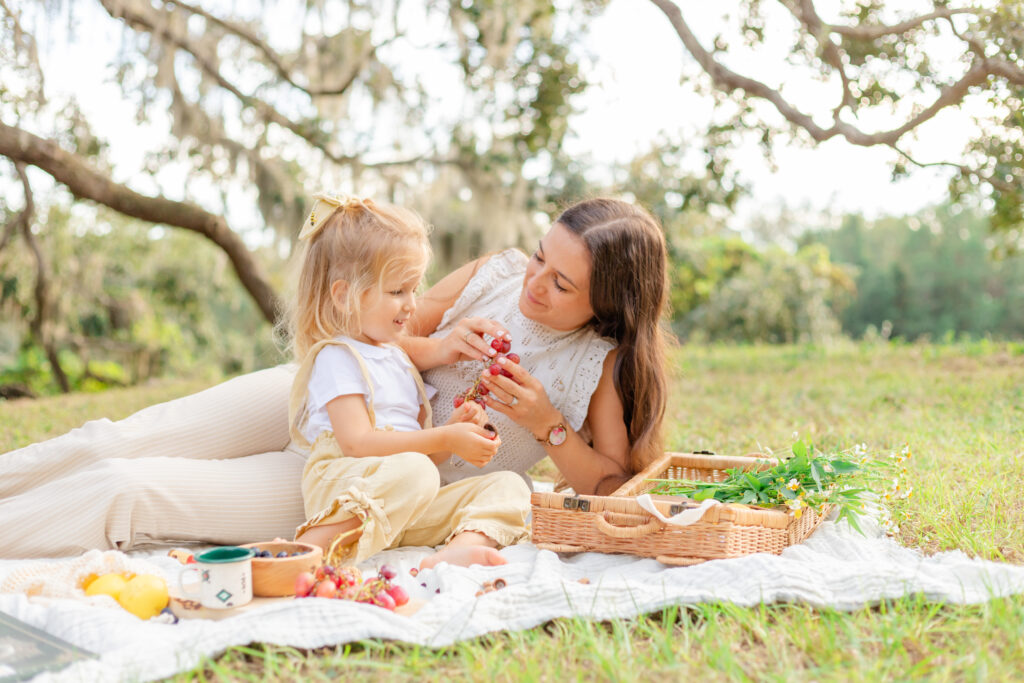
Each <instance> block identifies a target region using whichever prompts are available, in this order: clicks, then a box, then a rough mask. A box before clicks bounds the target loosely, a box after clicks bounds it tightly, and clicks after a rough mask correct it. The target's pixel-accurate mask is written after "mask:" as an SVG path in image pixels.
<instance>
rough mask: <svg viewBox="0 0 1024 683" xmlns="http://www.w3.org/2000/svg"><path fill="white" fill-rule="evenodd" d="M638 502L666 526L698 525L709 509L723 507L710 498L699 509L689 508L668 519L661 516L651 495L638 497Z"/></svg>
mask: <svg viewBox="0 0 1024 683" xmlns="http://www.w3.org/2000/svg"><path fill="white" fill-rule="evenodd" d="M636 502H637V504H638V505H639V506H640V507H642V508H643V509H644V510H647V511H648V512H649V513H651V514H652V515H654V516H655V517H657V518H658V519H660V520H661V521H662V522H664V523H665V524H672V525H675V526H690V525H691V524H696V523H697V522H699V521H700V519H701V517H703V516H704V513H705V512H707V510H708V508H712V507H714V506H716V505H721V503H719V502H718V501H717V500H715V499H714V498H708V499H707V500H705V501H702V502H701V504H700V505H698V506H697V507H693V508H688V509H686V510H683V511H682V512H680V513H677V514H675V515H672V516H671V517H666V516H665V515H663V514H661V512H660V511H659V510H658V508H657V507H656V506H655V505H654V500H653V499H652V498H651V494H649V493H645V494H643V495H639V496H637V497H636Z"/></svg>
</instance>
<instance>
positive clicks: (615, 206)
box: [555, 198, 668, 473]
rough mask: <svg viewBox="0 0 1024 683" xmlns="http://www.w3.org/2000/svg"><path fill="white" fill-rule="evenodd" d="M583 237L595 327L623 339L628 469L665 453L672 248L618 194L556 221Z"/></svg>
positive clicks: (619, 362) (620, 362)
mask: <svg viewBox="0 0 1024 683" xmlns="http://www.w3.org/2000/svg"><path fill="white" fill-rule="evenodd" d="M555 222H556V223H560V224H562V225H564V226H565V227H566V228H568V229H569V230H570V231H571V232H572V233H573V234H575V235H576V236H578V237H579V238H580V239H582V240H583V243H584V244H585V245H586V247H587V251H589V252H590V256H591V275H590V306H591V308H593V309H594V319H593V320H592V321H591V322H590V325H591V327H592V328H593V329H594V330H595V331H596V332H597V333H598V334H600V335H601V336H604V337H609V338H611V339H614V340H615V341H616V342H618V357H617V358H616V359H615V367H614V370H613V379H614V382H615V390H616V391H617V392H618V395H619V398H620V400H621V401H622V407H623V420H624V421H625V423H626V429H627V431H628V433H629V442H630V444H631V447H630V468H631V469H632V470H633V472H634V473H635V472H638V471H640V470H641V469H643V468H644V467H645V466H646V465H647V464H649V463H650V462H651V461H652V460H653V459H654V458H656V457H658V456H660V455H661V453H662V448H663V442H662V429H661V426H662V421H663V419H664V417H665V404H666V402H667V399H668V380H667V378H666V371H667V367H666V349H667V346H668V338H667V334H666V332H665V330H664V328H663V327H662V317H663V315H664V313H665V311H666V308H667V304H668V252H667V249H666V247H665V235H664V232H663V231H662V228H661V226H660V225H659V224H658V221H657V220H656V219H655V218H654V217H653V216H652V215H651V214H649V213H648V212H647V211H645V210H644V209H642V208H640V207H638V206H635V205H633V204H629V203H627V202H624V201H620V200H618V199H608V198H596V199H587V200H584V201H582V202H580V203H578V204H575V205H573V206H571V207H570V208H568V209H566V210H565V212H563V213H562V215H561V216H559V217H558V219H557V220H556V221H555Z"/></svg>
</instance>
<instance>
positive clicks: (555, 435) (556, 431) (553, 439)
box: [548, 425, 568, 446]
mask: <svg viewBox="0 0 1024 683" xmlns="http://www.w3.org/2000/svg"><path fill="white" fill-rule="evenodd" d="M567 436H568V432H566V431H565V427H563V426H562V425H558V426H557V427H552V428H551V431H550V432H548V443H549V444H551V445H552V446H561V445H562V444H563V443H565V439H566V437H567Z"/></svg>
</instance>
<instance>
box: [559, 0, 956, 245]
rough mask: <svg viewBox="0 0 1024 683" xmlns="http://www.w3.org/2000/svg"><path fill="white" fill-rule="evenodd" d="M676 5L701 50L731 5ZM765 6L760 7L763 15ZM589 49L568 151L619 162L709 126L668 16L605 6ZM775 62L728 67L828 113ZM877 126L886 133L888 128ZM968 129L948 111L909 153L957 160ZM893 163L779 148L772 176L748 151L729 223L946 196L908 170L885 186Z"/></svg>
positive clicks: (621, 1) (899, 209)
mask: <svg viewBox="0 0 1024 683" xmlns="http://www.w3.org/2000/svg"><path fill="white" fill-rule="evenodd" d="M677 4H679V6H680V7H681V8H683V10H684V16H685V17H686V20H687V23H688V24H689V25H690V26H691V29H693V30H694V32H695V33H696V34H697V36H698V38H699V39H700V40H701V43H702V44H703V45H704V46H705V47H709V46H710V45H711V40H712V38H713V36H714V35H715V33H716V31H720V30H722V26H723V23H722V21H721V15H722V12H723V9H722V8H723V7H726V6H730V5H733V4H734V3H733V2H726V1H724V0H722V1H715V2H702V1H700V0H677ZM770 4H771V3H762V5H763V6H764V7H766V8H767V7H768V6H769V5H770ZM820 4H821V5H827V4H828V3H825V2H823V3H820ZM909 4H914V3H909ZM784 19H786V18H785V17H784ZM782 25H783V26H786V27H787V28H786V30H785V32H782V33H781V35H780V36H779V37H780V44H784V41H785V40H786V39H787V38H788V25H789V23H788V21H786V22H785V23H783V24H782ZM588 46H589V48H590V49H591V51H592V52H593V53H594V54H595V56H596V57H597V59H598V62H597V64H596V66H597V71H596V73H597V74H598V83H599V87H596V88H592V89H591V91H589V92H588V93H586V94H585V97H586V98H587V99H588V100H589V101H588V103H587V106H586V111H585V113H583V114H581V115H580V116H579V117H578V118H577V119H576V120H575V121H574V125H573V129H574V132H575V134H576V137H575V139H574V140H573V141H571V143H570V144H571V147H570V149H572V150H579V151H581V152H590V153H592V154H595V155H601V156H604V155H607V156H608V157H609V158H612V159H615V160H618V161H625V160H627V159H629V158H631V157H633V156H635V155H636V153H637V152H640V151H644V150H646V149H648V148H649V144H650V141H651V140H652V139H653V138H654V137H655V136H656V133H657V132H658V131H662V130H664V131H669V132H670V133H672V134H674V135H675V136H679V135H686V134H687V133H696V132H697V131H698V130H699V129H700V124H701V123H702V122H705V121H708V120H709V119H710V117H711V105H710V102H709V101H708V100H709V98H706V97H703V96H700V95H698V94H696V93H695V92H694V91H693V86H692V85H691V84H689V83H683V84H680V79H681V78H682V75H683V73H684V69H686V70H687V71H688V72H690V73H693V72H694V69H695V68H696V63H695V61H694V60H693V58H692V57H691V56H690V55H689V53H688V52H686V51H685V49H684V47H683V45H682V42H681V41H680V39H679V37H678V35H676V33H675V30H674V29H673V28H672V26H671V24H670V23H669V21H668V19H667V17H665V15H664V14H663V13H662V12H661V10H659V9H658V8H657V7H656V6H655V5H654V4H652V3H651V2H648V1H647V0H613V1H612V2H611V3H610V5H609V7H608V9H607V10H606V11H605V13H604V14H603V15H602V16H600V17H599V18H598V19H597V20H596V21H595V22H594V25H593V30H592V31H591V36H590V39H589V40H588ZM782 57H783V55H781V54H779V53H776V54H772V53H771V52H768V53H767V54H766V52H765V51H759V52H758V53H757V54H756V55H751V57H750V59H749V60H748V61H746V62H742V61H739V62H737V61H734V62H730V63H729V64H728V65H729V66H730V67H731V68H733V69H734V70H737V71H739V72H740V73H743V74H744V75H749V76H752V77H755V78H758V79H760V80H763V81H764V82H766V83H768V84H769V85H775V84H777V83H779V82H780V74H782V79H781V82H782V83H784V84H786V85H787V90H786V91H785V92H786V94H787V96H790V97H792V98H793V99H794V100H796V102H797V103H798V104H800V105H803V106H805V107H807V108H808V109H809V110H810V111H811V112H812V113H813V112H814V111H815V109H814V103H815V102H816V101H823V102H825V103H826V104H827V106H826V107H825V108H824V109H823V108H822V107H818V109H817V110H819V111H822V110H824V111H827V109H829V108H830V107H831V106H832V103H834V102H835V98H836V93H837V89H836V88H834V87H831V88H829V87H825V88H817V87H815V86H814V85H813V84H810V83H808V82H807V81H806V80H804V79H793V80H790V81H787V80H786V79H785V76H786V75H787V71H788V72H789V73H790V74H792V70H791V69H787V65H786V64H785V62H784V61H783V59H782ZM954 73H957V72H956V71H954ZM817 98H820V100H818V99H817ZM821 122H822V123H827V121H825V120H824V119H823V120H822V121H821ZM879 124H880V125H881V126H882V127H884V128H888V127H889V126H890V125H891V122H889V121H880V122H879ZM970 128H971V125H970V121H969V119H968V117H967V116H966V115H965V114H963V113H959V112H946V113H944V114H941V115H940V116H938V117H936V118H935V119H934V120H932V121H931V122H929V123H928V124H927V125H926V126H925V127H923V128H922V129H921V131H920V134H919V136H918V137H919V139H918V140H917V141H916V142H914V143H912V144H910V145H908V146H909V147H910V149H911V150H912V152H913V153H914V154H915V155H916V156H918V157H919V158H920V159H921V160H923V161H933V160H939V159H944V158H953V159H955V158H956V156H957V155H958V154H959V152H960V151H961V150H962V149H963V146H964V144H965V142H966V140H967V137H966V134H965V133H966V131H968V130H970ZM869 130H870V129H869ZM895 156H896V155H895V153H894V152H892V151H891V150H888V149H887V148H882V147H872V148H865V147H856V146H853V145H850V144H848V143H845V142H843V141H842V140H838V139H833V140H830V141H829V142H827V143H824V144H822V145H819V146H818V147H815V148H804V147H800V146H795V145H794V146H789V147H786V148H780V149H778V150H777V151H776V163H777V166H778V169H777V171H773V170H772V169H771V168H770V166H769V164H768V163H767V162H766V161H765V160H764V158H763V156H762V154H761V152H760V150H758V149H755V148H753V147H752V146H749V147H748V148H746V149H744V150H743V151H742V153H741V154H740V156H739V157H738V164H737V166H738V168H739V169H741V170H742V175H743V177H744V179H745V180H746V181H747V183H748V184H749V185H750V186H751V189H752V196H751V197H750V198H749V199H746V200H744V201H743V203H742V204H741V206H740V207H739V209H738V216H737V218H736V219H735V220H734V223H740V225H742V223H743V222H745V221H746V220H748V219H749V218H750V217H752V216H755V215H757V214H759V213H763V212H765V211H766V210H767V211H768V212H769V213H772V212H773V211H772V209H773V208H774V207H777V206H779V205H781V204H783V203H784V204H786V205H788V206H790V207H792V208H799V207H803V206H806V207H808V208H811V209H831V210H833V211H836V212H846V211H861V212H864V213H866V214H869V215H877V214H884V213H894V214H900V213H909V212H913V211H916V210H917V209H919V208H921V207H923V206H925V205H927V204H930V203H933V202H936V201H940V200H941V199H942V198H943V197H944V196H945V195H946V190H947V187H946V182H947V181H946V178H947V177H948V172H942V171H937V170H930V169H928V170H916V171H914V172H913V174H912V176H911V177H910V178H909V179H906V180H901V181H899V182H893V181H892V179H891V173H890V167H889V162H891V161H892V159H893V158H894V157H895ZM737 227H740V226H737Z"/></svg>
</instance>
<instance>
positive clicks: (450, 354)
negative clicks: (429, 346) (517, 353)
mask: <svg viewBox="0 0 1024 683" xmlns="http://www.w3.org/2000/svg"><path fill="white" fill-rule="evenodd" d="M485 334H486V335H490V336H491V337H494V338H497V339H505V340H508V341H511V340H512V336H511V335H510V334H509V333H508V332H507V331H506V330H505V328H504V327H503V326H501V325H500V324H499V323H498V322H497V321H494V320H489V319H487V318H463V319H462V320H460V321H459V322H458V323H456V325H455V327H453V328H452V331H451V332H449V333H448V334H447V336H445V337H444V343H443V344H442V345H441V346H442V347H443V348H444V353H445V357H444V362H445V363H456V362H458V361H461V360H481V359H483V358H491V357H493V356H494V355H496V354H497V353H498V352H497V351H495V350H494V349H492V348H491V345H490V344H489V343H488V342H486V341H484V337H483V335H485Z"/></svg>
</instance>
